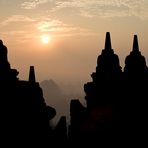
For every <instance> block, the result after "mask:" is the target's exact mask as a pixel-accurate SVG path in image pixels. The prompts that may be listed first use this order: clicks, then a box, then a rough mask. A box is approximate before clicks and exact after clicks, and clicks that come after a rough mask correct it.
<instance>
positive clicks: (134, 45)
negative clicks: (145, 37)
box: [133, 35, 139, 51]
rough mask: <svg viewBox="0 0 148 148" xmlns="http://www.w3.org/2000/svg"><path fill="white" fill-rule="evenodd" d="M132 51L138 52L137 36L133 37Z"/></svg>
mask: <svg viewBox="0 0 148 148" xmlns="http://www.w3.org/2000/svg"><path fill="white" fill-rule="evenodd" d="M133 51H139V44H138V36H137V35H134V40H133Z"/></svg>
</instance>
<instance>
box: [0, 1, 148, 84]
mask: <svg viewBox="0 0 148 148" xmlns="http://www.w3.org/2000/svg"><path fill="white" fill-rule="evenodd" d="M147 8H148V1H146V0H141V1H138V0H126V1H124V0H105V1H104V0H103V1H102V0H91V1H89V0H79V1H74V0H69V1H67V0H64V1H63V0H37V1H36V0H13V1H10V0H1V1H0V39H2V40H3V42H4V44H5V45H6V46H7V48H8V57H9V62H10V63H11V67H12V68H16V69H17V70H18V71H19V72H20V73H19V78H20V79H25V80H27V79H28V73H29V66H30V65H34V66H35V71H36V79H37V81H39V82H41V81H43V80H49V79H54V80H56V81H61V82H66V83H73V82H81V83H86V82H87V81H90V80H91V77H90V74H91V73H92V72H93V71H95V67H96V61H97V57H98V55H99V54H100V53H101V51H102V49H103V48H104V39H105V33H106V32H110V33H111V39H112V48H113V49H114V52H115V53H116V54H118V56H119V58H120V64H121V66H122V68H123V67H124V59H125V57H126V56H127V55H128V54H129V53H130V51H131V49H132V42H133V35H134V34H137V35H138V39H139V46H140V50H141V53H142V54H143V55H144V56H145V58H146V61H147V63H148V51H147V41H148V40H147V39H148V29H147V24H148V9H147ZM45 35H46V38H45V37H44V38H43V37H42V36H45ZM46 39H47V40H49V42H48V43H46ZM43 40H44V41H43Z"/></svg>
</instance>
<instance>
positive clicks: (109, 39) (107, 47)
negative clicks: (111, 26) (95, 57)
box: [104, 32, 112, 50]
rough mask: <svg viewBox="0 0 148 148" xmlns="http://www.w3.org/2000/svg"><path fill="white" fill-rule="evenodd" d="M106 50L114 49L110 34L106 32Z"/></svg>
mask: <svg viewBox="0 0 148 148" xmlns="http://www.w3.org/2000/svg"><path fill="white" fill-rule="evenodd" d="M104 49H105V50H110V49H112V45H111V38H110V32H106V38H105V48H104Z"/></svg>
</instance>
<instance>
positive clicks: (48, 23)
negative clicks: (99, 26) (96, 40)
mask: <svg viewBox="0 0 148 148" xmlns="http://www.w3.org/2000/svg"><path fill="white" fill-rule="evenodd" d="M36 26H37V28H38V30H39V31H40V32H42V33H49V32H50V33H53V34H54V35H60V36H61V35H63V36H72V35H77V34H79V35H88V34H89V35H91V34H93V33H92V32H91V31H90V30H88V29H84V28H81V27H78V26H74V25H73V24H65V23H63V22H62V21H60V20H52V19H50V18H48V19H47V18H46V19H45V20H43V21H40V22H38V23H37V25H36Z"/></svg>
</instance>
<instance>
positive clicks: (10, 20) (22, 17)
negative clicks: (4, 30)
mask: <svg viewBox="0 0 148 148" xmlns="http://www.w3.org/2000/svg"><path fill="white" fill-rule="evenodd" d="M34 21H35V20H34V19H32V18H29V17H27V16H25V15H13V16H11V17H8V18H7V19H5V20H4V21H1V22H0V27H4V26H7V25H9V24H10V23H13V22H34Z"/></svg>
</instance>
